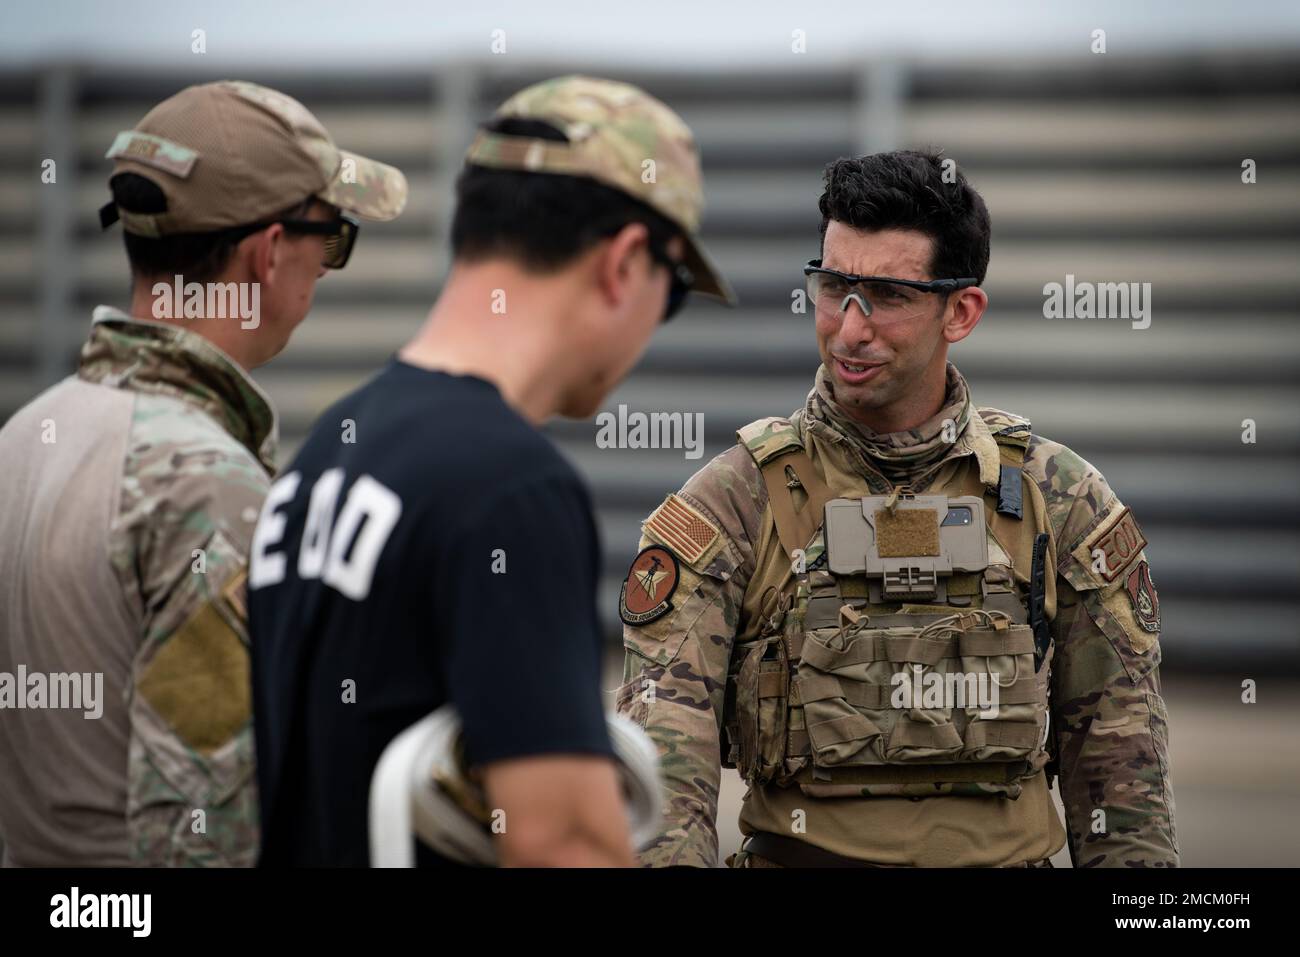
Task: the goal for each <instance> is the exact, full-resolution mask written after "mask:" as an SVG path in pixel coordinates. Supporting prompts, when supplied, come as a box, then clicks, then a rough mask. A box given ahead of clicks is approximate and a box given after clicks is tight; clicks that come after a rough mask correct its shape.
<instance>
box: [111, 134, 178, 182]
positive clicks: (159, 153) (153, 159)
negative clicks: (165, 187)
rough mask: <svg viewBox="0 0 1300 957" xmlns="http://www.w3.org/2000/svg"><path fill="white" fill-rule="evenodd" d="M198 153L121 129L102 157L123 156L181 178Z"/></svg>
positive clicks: (166, 141)
mask: <svg viewBox="0 0 1300 957" xmlns="http://www.w3.org/2000/svg"><path fill="white" fill-rule="evenodd" d="M198 158H199V154H198V153H197V152H196V151H195V150H192V149H190V148H189V147H188V146H181V145H180V144H179V143H173V142H172V141H171V140H165V139H163V138H162V137H161V136H154V135H153V134H152V133H141V132H140V131H138V130H123V131H122V132H121V133H118V134H117V139H115V140H113V145H112V146H110V147H109V148H108V152H107V153H105V154H104V159H125V160H131V161H133V162H136V163H143V164H144V165H145V166H152V167H153V168H154V169H160V170H162V171H163V172H164V173H171V174H172V175H173V176H178V177H180V178H181V179H185V178H186V177H188V176H189V175H190V170H192V169H194V164H195V163H196V162H197V161H198Z"/></svg>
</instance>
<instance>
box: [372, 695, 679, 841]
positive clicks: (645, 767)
mask: <svg viewBox="0 0 1300 957" xmlns="http://www.w3.org/2000/svg"><path fill="white" fill-rule="evenodd" d="M606 721H607V727H608V730H609V738H610V743H611V744H612V745H613V748H614V755H615V758H616V760H617V762H618V768H619V777H620V779H621V781H622V784H623V795H624V800H625V801H626V807H627V813H628V829H629V831H630V832H631V835H632V842H633V845H634V846H635V847H637V848H640V847H641V846H642V845H644V844H646V843H647V842H649V841H650V840H651V839H652V838H653V837H654V836H655V834H656V833H657V832H658V829H659V823H660V814H661V813H662V808H663V797H662V788H661V784H660V780H659V754H658V752H657V751H656V749H655V746H654V743H653V742H652V741H651V740H650V738H649V737H647V736H646V733H645V732H644V731H642V730H641V728H639V727H638V726H637V725H635V724H633V723H632V722H631V721H629V720H627V719H626V718H624V717H622V716H621V715H617V714H609V715H606ZM459 741H460V716H459V715H457V714H456V711H455V709H454V708H452V707H451V705H446V706H444V707H442V708H439V709H438V710H437V711H435V712H434V713H433V714H431V715H429V716H428V717H426V718H423V719H421V720H420V721H418V722H416V723H415V724H413V725H411V727H409V728H407V729H406V730H405V731H403V732H402V733H401V734H399V735H398V736H397V737H396V738H394V739H393V740H392V741H391V742H389V744H388V747H386V748H385V749H384V753H383V754H381V755H380V757H379V762H378V763H377V764H376V765H375V773H374V775H373V776H372V778H371V782H370V862H371V865H372V866H374V867H413V866H414V864H415V849H414V845H413V842H412V840H411V837H412V835H413V834H414V835H415V836H418V837H419V838H420V840H422V841H423V842H424V843H425V844H427V845H428V846H429V847H431V848H432V849H433V850H435V851H437V852H438V853H439V854H442V855H444V856H446V857H450V858H452V859H453V860H457V861H460V862H461V863H464V864H476V865H480V866H483V867H493V866H495V865H496V864H497V855H496V847H495V845H494V843H493V840H492V832H491V829H490V827H489V823H488V820H487V816H488V814H489V812H488V810H487V808H486V806H485V805H484V803H483V795H482V793H481V790H480V789H479V788H478V787H477V786H476V785H474V784H473V783H472V782H470V781H469V780H467V779H466V776H465V772H464V768H463V767H462V766H461V761H460V758H459Z"/></svg>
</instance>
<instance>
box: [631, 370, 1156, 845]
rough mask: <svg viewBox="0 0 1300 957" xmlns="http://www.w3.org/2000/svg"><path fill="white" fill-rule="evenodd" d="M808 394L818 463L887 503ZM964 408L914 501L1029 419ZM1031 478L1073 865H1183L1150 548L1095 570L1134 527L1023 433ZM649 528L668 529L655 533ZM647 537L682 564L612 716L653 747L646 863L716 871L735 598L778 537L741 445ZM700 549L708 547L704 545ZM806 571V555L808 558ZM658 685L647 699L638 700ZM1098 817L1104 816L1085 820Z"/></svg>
mask: <svg viewBox="0 0 1300 957" xmlns="http://www.w3.org/2000/svg"><path fill="white" fill-rule="evenodd" d="M818 374H819V377H821V376H823V375H824V369H823V370H819V373H818ZM949 376H950V382H952V381H954V380H955V381H958V382H959V383H960V389H961V391H962V393H963V395H965V382H964V380H962V379H961V377H960V374H959V373H957V371H956V369H955V368H954V367H952V366H951V364H950V365H949ZM951 388H952V387H951V386H950V389H951ZM817 392H818V390H817V389H814V390H813V392H812V393H810V395H809V401H808V404H807V406H806V407H805V408H804V409H801V410H799V411H798V412H797V413H795V415H794V416H793V417H792V422H793V423H794V424H795V427H796V428H797V429H799V430H800V432H801V434H803V435H804V436H805V446H806V448H807V449H808V451H809V454H810V455H811V456H812V458H813V462H814V464H815V466H816V468H817V469H818V470H819V471H820V472H822V473H823V477H824V478H825V479H826V481H827V482H828V483H829V484H830V485H831V488H832V490H834V491H836V492H837V494H845V493H844V492H843V491H841V489H842V486H841V485H837V481H835V480H833V479H834V478H835V477H836V476H838V477H839V480H840V481H841V482H842V481H844V478H845V477H846V476H848V477H850V478H849V481H850V482H854V483H855V484H858V485H859V486H860V487H861V486H866V487H869V488H871V490H872V491H871V492H870V493H869V494H880V493H883V492H887V491H889V489H890V488H891V487H892V483H891V481H890V480H889V479H886V478H885V474H884V473H886V472H889V473H890V474H893V475H894V476H895V478H896V479H897V478H899V476H898V475H897V474H896V472H897V469H896V468H891V467H890V466H889V465H888V464H887V463H882V462H881V461H879V460H877V459H875V458H873V456H872V454H871V451H870V450H869V449H868V448H867V447H866V446H864V444H863V443H862V442H860V441H858V436H857V435H856V434H850V433H851V432H852V427H851V426H849V427H846V426H845V423H844V421H843V419H839V421H836V419H835V418H834V417H830V416H828V415H827V414H826V411H825V408H826V406H825V405H824V404H821V405H819V404H818V403H817V402H816V401H815V399H816V395H817ZM950 394H951V392H950ZM965 407H966V409H967V410H968V411H967V413H966V415H967V418H962V419H961V420H960V421H961V423H962V425H961V431H960V432H959V433H958V434H957V436H956V441H954V442H946V443H945V447H944V448H942V449H938V450H937V453H936V454H937V458H934V459H933V460H931V461H929V462H927V464H926V466H925V467H924V468H923V469H921V470H920V471H919V473H918V474H915V475H911V476H907V477H906V478H907V480H908V481H909V483H910V484H911V485H912V488H913V490H914V491H917V492H919V491H922V490H923V489H924V488H925V487H926V485H927V482H928V481H930V480H933V479H934V477H935V474H936V472H940V471H942V470H943V468H944V467H945V466H948V465H951V464H952V463H953V462H954V460H956V459H959V458H963V457H966V456H971V455H974V456H976V458H977V459H984V460H991V462H993V463H995V464H994V465H993V469H994V475H996V474H997V473H996V463H997V461H998V458H997V455H998V453H997V449H996V446H995V444H994V440H993V439H992V437H991V436H992V434H993V433H994V432H997V431H999V430H1000V429H1004V428H1022V427H1027V425H1028V423H1027V422H1025V420H1023V419H1021V418H1020V417H1018V416H1012V415H1008V414H1007V413H1003V412H999V411H998V410H996V409H978V410H976V409H974V407H973V405H971V404H970V403H969V400H968V399H967V400H966V406H965ZM971 412H974V413H975V414H970V413H971ZM933 421H935V420H932V422H933ZM883 438H885V439H887V440H889V441H888V443H887V444H890V445H892V446H893V447H895V448H899V447H905V446H906V445H907V444H908V442H909V441H913V440H914V439H919V438H920V436H919V434H916V433H913V432H903V433H894V434H892V435H889V436H884V437H883ZM810 440H811V441H810ZM936 446H937V443H936ZM1024 474H1025V476H1026V480H1030V479H1032V481H1033V482H1034V483H1035V484H1036V485H1037V487H1038V489H1039V490H1041V492H1042V495H1043V499H1044V502H1045V504H1046V514H1047V519H1048V523H1049V525H1050V534H1051V535H1052V539H1053V542H1054V545H1055V549H1054V550H1053V551H1052V552H1049V560H1054V561H1055V568H1056V580H1055V599H1056V600H1055V602H1054V603H1049V607H1048V609H1047V612H1048V616H1049V627H1050V631H1051V634H1052V637H1053V640H1054V642H1055V664H1054V673H1053V675H1052V684H1051V688H1050V705H1049V707H1050V715H1051V725H1052V727H1053V728H1054V729H1055V730H1054V737H1055V741H1054V742H1053V743H1054V745H1055V756H1056V762H1055V763H1056V766H1057V772H1058V775H1059V778H1058V779H1059V781H1060V789H1061V796H1062V802H1063V805H1064V808H1065V814H1066V826H1067V828H1066V829H1067V834H1068V841H1069V846H1070V852H1071V857H1072V860H1073V861H1074V862H1075V865H1076V866H1079V867H1093V866H1176V865H1177V862H1178V847H1177V841H1176V837H1175V832H1174V821H1173V817H1174V803H1173V792H1172V788H1171V784H1170V778H1169V766H1168V756H1167V747H1168V744H1167V742H1168V732H1167V721H1168V716H1167V712H1166V709H1165V704H1164V701H1163V700H1162V698H1161V695H1160V680H1159V669H1158V665H1159V662H1160V646H1159V641H1158V637H1159V635H1158V629H1159V619H1158V603H1156V600H1155V594H1154V588H1153V587H1152V586H1151V583H1150V578H1149V573H1148V572H1147V566H1146V563H1145V552H1141V553H1135V554H1133V555H1132V556H1129V557H1128V558H1127V559H1126V560H1125V561H1124V563H1123V564H1122V565H1120V566H1119V567H1114V568H1106V566H1105V565H1104V564H1102V565H1098V563H1097V558H1096V556H1097V554H1098V552H1097V550H1098V549H1100V550H1102V551H1103V552H1104V551H1106V550H1107V549H1109V548H1110V545H1109V543H1108V541H1107V537H1108V536H1110V535H1112V534H1115V529H1117V528H1118V527H1120V526H1121V525H1123V526H1125V528H1126V529H1127V528H1134V529H1135V527H1136V523H1135V522H1132V516H1131V513H1129V512H1128V511H1127V509H1125V507H1124V506H1123V505H1122V503H1121V502H1120V501H1119V499H1118V498H1117V497H1116V495H1115V493H1114V492H1113V491H1111V489H1110V486H1109V485H1107V483H1106V481H1105V479H1104V478H1103V477H1102V475H1101V474H1100V473H1099V472H1098V471H1097V470H1096V469H1095V468H1093V467H1092V466H1091V465H1090V464H1089V463H1088V462H1086V461H1084V460H1083V459H1082V458H1080V457H1079V456H1078V455H1076V454H1075V453H1074V452H1072V451H1071V450H1070V449H1068V448H1066V447H1065V446H1063V445H1061V444H1059V443H1056V442H1052V441H1050V440H1048V439H1045V438H1043V437H1041V436H1038V435H1032V436H1031V438H1030V441H1029V446H1028V449H1027V450H1026V453H1025V460H1024ZM857 494H868V493H866V492H863V491H859V492H858V493H857ZM659 516H666V519H667V521H665V520H662V519H661V520H658V521H657V520H656V519H657V517H659ZM1129 523H1132V524H1131V525H1130V524H1129ZM642 528H643V535H642V537H641V542H640V546H639V547H640V548H641V549H645V548H647V547H650V546H653V545H658V546H662V547H665V548H667V549H668V550H669V551H670V552H672V553H673V554H674V555H675V556H678V557H679V560H680V572H679V574H680V578H679V580H678V581H677V582H676V584H675V588H674V590H673V595H672V599H671V610H670V611H668V612H666V613H663V614H662V616H661V617H654V618H653V620H647V621H645V622H644V623H639V624H626V626H625V629H624V644H625V647H626V664H625V671H624V676H623V678H624V685H623V687H622V688H621V689H620V694H619V696H618V709H619V711H620V712H622V713H624V714H627V715H628V716H630V717H632V718H633V720H635V721H637V723H639V724H642V725H643V726H644V727H645V729H646V731H647V732H648V733H649V734H650V736H651V737H652V738H653V739H654V740H655V742H656V744H657V745H658V747H659V750H660V755H661V765H662V773H663V775H664V778H665V787H666V793H665V802H666V811H665V819H664V822H663V825H662V829H661V832H660V835H659V837H658V838H657V839H656V840H655V841H654V842H653V843H652V844H650V845H649V846H648V847H647V848H646V849H645V850H644V851H643V853H642V854H641V861H642V863H643V864H645V865H649V866H662V865H681V864H686V865H694V866H714V865H716V863H717V856H718V838H717V831H716V815H717V799H718V786H719V780H720V753H719V739H720V734H721V729H722V718H723V702H724V694H725V688H726V683H727V673H728V665H729V660H730V659H731V655H732V650H733V646H734V645H735V644H736V638H737V636H738V635H746V634H752V633H753V632H752V630H748V629H750V626H751V625H752V624H753V623H751V622H750V621H748V620H747V618H746V615H747V614H748V613H747V611H746V608H747V607H749V606H748V605H747V603H746V601H745V598H746V588H747V585H748V583H749V581H750V579H751V578H752V577H753V575H754V574H755V567H756V555H757V554H758V553H759V550H760V547H761V545H762V544H763V543H769V542H770V538H769V536H770V535H771V533H772V518H771V511H770V509H769V508H768V495H767V490H766V487H765V484H764V482H763V479H762V477H761V473H760V471H759V469H758V467H757V465H756V464H755V461H754V458H753V457H752V456H751V454H750V452H749V450H748V449H747V448H746V447H744V446H743V445H736V446H733V447H732V448H731V449H729V450H728V451H726V452H724V453H723V454H721V455H719V456H718V457H717V458H715V459H713V460H712V461H711V462H709V463H708V464H707V465H705V466H704V468H702V469H701V470H700V471H699V472H697V473H696V474H695V475H694V476H692V477H691V478H690V479H689V480H688V481H687V483H686V485H685V486H684V487H683V488H682V489H681V491H680V492H678V493H677V494H676V495H673V496H669V498H668V499H667V500H666V501H665V503H664V504H663V505H661V506H660V508H659V509H657V510H656V512H655V513H653V514H652V515H651V516H650V517H649V518H648V519H647V520H646V522H645V523H643V526H642ZM714 532H716V533H718V534H717V535H716V537H714V535H713V533H714ZM1137 535H1139V536H1140V532H1138V533H1137ZM706 542H707V543H708V547H707V548H703V549H697V545H700V544H703V543H706ZM1142 544H1145V542H1142ZM683 545H684V546H685V550H686V551H685V553H683V551H682V548H681V546H683ZM693 549H694V550H695V551H692V550H693ZM688 558H689V559H690V560H689V561H688V560H687V559H688ZM813 560H814V556H813V553H812V551H811V550H810V551H809V553H808V561H809V562H810V563H811V562H812V561H813ZM1049 567H1050V566H1049ZM1099 567H1100V568H1102V569H1103V572H1101V573H1099V572H1098V571H1097V569H1098V568H1099ZM635 568H636V566H635V565H634V570H635ZM1017 579H1018V581H1019V569H1017ZM1139 586H1140V587H1139ZM1147 596H1150V599H1151V602H1152V603H1155V607H1154V609H1153V608H1152V607H1150V605H1147V604H1146V598H1147ZM1140 604H1142V605H1143V607H1142V608H1141V609H1140V611H1141V613H1139V605H1140ZM624 621H625V622H627V621H628V616H626V615H625V617H624ZM651 685H653V689H654V691H653V694H646V693H644V689H645V688H647V687H650V686H651ZM751 794H752V792H751ZM750 797H751V795H746V801H747V802H748V801H749V799H750ZM839 800H844V799H839ZM866 800H873V801H880V800H891V799H889V798H867V799H866ZM894 800H906V799H894ZM936 800H938V799H936ZM951 800H987V799H984V798H975V799H951ZM1098 809H1101V810H1104V811H1105V814H1104V816H1099V815H1097V814H1096V813H1095V812H1096V811H1097V810H1098ZM1050 813H1052V815H1053V816H1054V815H1055V812H1054V811H1051V812H1050ZM742 821H743V818H742ZM1098 821H1104V825H1102V826H1099V825H1098ZM809 834H810V835H811V834H812V831H811V830H810V831H809ZM1059 846H1060V845H1059V844H1058V845H1057V847H1059Z"/></svg>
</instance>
